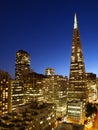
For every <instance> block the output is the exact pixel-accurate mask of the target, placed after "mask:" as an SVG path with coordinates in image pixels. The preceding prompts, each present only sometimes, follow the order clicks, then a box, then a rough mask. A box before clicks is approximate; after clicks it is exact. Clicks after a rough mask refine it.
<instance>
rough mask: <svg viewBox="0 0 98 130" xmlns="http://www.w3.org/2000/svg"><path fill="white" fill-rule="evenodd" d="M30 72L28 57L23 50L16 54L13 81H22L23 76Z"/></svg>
mask: <svg viewBox="0 0 98 130" xmlns="http://www.w3.org/2000/svg"><path fill="white" fill-rule="evenodd" d="M29 71H30V55H29V53H28V52H26V51H24V50H19V51H18V52H16V64H15V79H16V80H22V79H23V75H25V74H27V73H28V72H29Z"/></svg>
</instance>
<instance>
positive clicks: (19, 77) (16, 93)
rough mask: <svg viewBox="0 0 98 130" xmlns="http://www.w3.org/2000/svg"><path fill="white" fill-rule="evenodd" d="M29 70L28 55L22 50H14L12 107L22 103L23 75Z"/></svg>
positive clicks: (14, 107)
mask: <svg viewBox="0 0 98 130" xmlns="http://www.w3.org/2000/svg"><path fill="white" fill-rule="evenodd" d="M29 72H30V55H29V53H28V52H26V51H24V50H19V51H17V52H16V63H15V80H13V81H12V84H11V85H12V109H13V110H14V109H16V108H17V107H18V106H20V105H23V104H24V82H23V80H24V75H27V74H28V73H29Z"/></svg>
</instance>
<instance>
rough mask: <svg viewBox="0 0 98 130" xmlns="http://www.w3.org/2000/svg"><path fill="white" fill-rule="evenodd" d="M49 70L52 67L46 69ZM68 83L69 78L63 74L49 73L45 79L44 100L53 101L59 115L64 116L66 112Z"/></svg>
mask: <svg viewBox="0 0 98 130" xmlns="http://www.w3.org/2000/svg"><path fill="white" fill-rule="evenodd" d="M47 70H51V69H46V70H45V72H46V71H47ZM53 71H54V69H53ZM46 74H47V73H46ZM67 85H68V78H67V77H63V76H61V75H54V74H53V75H52V74H50V75H48V74H47V75H46V77H45V78H44V79H43V96H44V101H46V102H51V103H54V104H55V105H56V115H57V117H62V116H64V115H65V114H66V100H67V96H66V92H67Z"/></svg>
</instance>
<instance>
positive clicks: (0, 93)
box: [0, 70, 11, 115]
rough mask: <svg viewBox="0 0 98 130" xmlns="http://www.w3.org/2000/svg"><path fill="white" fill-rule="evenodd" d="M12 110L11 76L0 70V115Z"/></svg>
mask: <svg viewBox="0 0 98 130" xmlns="http://www.w3.org/2000/svg"><path fill="white" fill-rule="evenodd" d="M8 112H11V77H10V75H9V74H8V73H7V72H5V71H2V70H0V115H3V114H5V113H8Z"/></svg>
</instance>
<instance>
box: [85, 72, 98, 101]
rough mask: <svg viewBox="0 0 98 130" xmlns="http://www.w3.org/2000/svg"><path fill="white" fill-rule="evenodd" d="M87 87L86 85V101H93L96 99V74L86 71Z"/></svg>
mask: <svg viewBox="0 0 98 130" xmlns="http://www.w3.org/2000/svg"><path fill="white" fill-rule="evenodd" d="M86 79H87V87H88V101H89V102H94V101H95V100H97V84H96V74H94V73H86Z"/></svg>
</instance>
